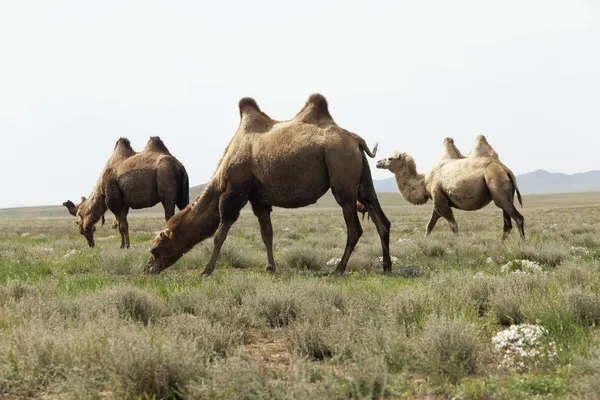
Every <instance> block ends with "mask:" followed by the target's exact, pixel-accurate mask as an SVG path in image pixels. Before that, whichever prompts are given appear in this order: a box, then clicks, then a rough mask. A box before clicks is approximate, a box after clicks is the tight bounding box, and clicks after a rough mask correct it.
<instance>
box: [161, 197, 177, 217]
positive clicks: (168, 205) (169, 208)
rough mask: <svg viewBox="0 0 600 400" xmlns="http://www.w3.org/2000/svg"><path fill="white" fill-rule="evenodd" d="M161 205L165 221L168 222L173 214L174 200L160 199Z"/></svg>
mask: <svg viewBox="0 0 600 400" xmlns="http://www.w3.org/2000/svg"><path fill="white" fill-rule="evenodd" d="M161 203H162V206H163V208H164V210H165V221H167V222H169V220H170V219H171V217H172V216H173V215H175V202H174V201H161Z"/></svg>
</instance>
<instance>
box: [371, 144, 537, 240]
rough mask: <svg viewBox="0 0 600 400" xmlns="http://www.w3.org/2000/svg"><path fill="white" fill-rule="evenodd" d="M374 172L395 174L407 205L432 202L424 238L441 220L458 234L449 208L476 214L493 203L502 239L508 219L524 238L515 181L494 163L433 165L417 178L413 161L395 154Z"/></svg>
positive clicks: (477, 160) (462, 161)
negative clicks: (501, 222)
mask: <svg viewBox="0 0 600 400" xmlns="http://www.w3.org/2000/svg"><path fill="white" fill-rule="evenodd" d="M478 142H479V141H478ZM476 147H477V145H476ZM475 150H476V152H475V153H473V152H472V153H473V154H481V153H480V151H482V150H481V149H479V148H476V149H475ZM377 168H381V169H388V170H390V171H391V172H392V173H394V175H395V176H396V185H397V186H398V190H399V191H400V194H401V195H402V197H404V198H405V199H406V200H408V201H409V202H411V203H413V204H425V203H426V202H427V201H428V200H429V199H431V200H433V212H432V214H431V218H430V220H429V223H428V224H427V228H426V235H429V234H430V233H431V231H432V230H433V228H434V226H435V224H436V222H437V221H438V219H439V218H440V217H443V218H445V219H446V220H447V221H448V223H449V224H450V228H451V229H452V232H454V233H455V234H458V224H457V223H456V220H455V219H454V214H453V213H452V208H456V209H459V210H465V211H475V210H479V209H481V208H483V207H485V206H486V205H488V204H489V203H490V202H491V201H492V200H493V201H494V204H496V206H497V207H498V208H501V209H502V212H503V217H504V234H503V236H502V237H503V238H506V236H507V235H508V234H509V233H510V231H511V230H512V222H511V218H512V219H514V220H515V221H516V223H517V226H518V228H519V233H520V235H521V237H523V238H524V237H525V230H524V220H525V219H524V218H523V216H522V215H521V214H520V213H519V211H517V209H516V208H515V206H514V203H513V201H514V195H515V191H516V193H517V196H518V199H519V203H521V206H522V204H523V203H522V199H521V194H520V193H519V188H518V187H517V181H516V178H515V177H514V175H513V173H512V171H510V170H508V168H507V167H506V166H505V165H504V164H502V163H500V162H499V161H498V160H497V159H494V158H491V157H484V156H477V157H475V156H474V157H470V156H469V157H466V158H461V159H456V160H448V161H446V162H443V163H438V164H436V165H435V166H434V167H433V168H432V169H431V170H429V171H428V172H427V173H425V174H419V173H417V167H416V164H415V161H414V159H413V158H412V157H411V156H409V155H408V154H406V153H401V152H399V151H396V152H394V153H393V154H392V156H391V157H389V158H386V159H383V160H379V161H378V162H377Z"/></svg>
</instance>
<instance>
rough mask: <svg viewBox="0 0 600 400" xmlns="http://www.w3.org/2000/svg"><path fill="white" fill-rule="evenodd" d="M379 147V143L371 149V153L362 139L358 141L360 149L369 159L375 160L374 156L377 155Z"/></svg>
mask: <svg viewBox="0 0 600 400" xmlns="http://www.w3.org/2000/svg"><path fill="white" fill-rule="evenodd" d="M378 146H379V143H377V142H376V143H375V146H374V147H373V151H371V150H369V146H367V142H365V140H364V139H362V138H361V139H360V149H361V150H362V151H364V152H365V153H367V155H368V156H369V157H371V158H375V155H376V154H377V147H378Z"/></svg>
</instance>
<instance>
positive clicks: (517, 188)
mask: <svg viewBox="0 0 600 400" xmlns="http://www.w3.org/2000/svg"><path fill="white" fill-rule="evenodd" d="M508 178H509V179H510V180H511V182H512V184H513V186H514V188H515V191H516V192H517V199H518V200H519V204H520V205H521V208H523V198H522V197H521V192H519V187H518V186H517V177H516V176H515V175H514V174H513V173H512V171H511V170H508Z"/></svg>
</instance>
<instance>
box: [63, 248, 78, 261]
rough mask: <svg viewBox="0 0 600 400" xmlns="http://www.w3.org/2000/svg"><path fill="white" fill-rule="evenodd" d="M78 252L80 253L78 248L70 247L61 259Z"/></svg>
mask: <svg viewBox="0 0 600 400" xmlns="http://www.w3.org/2000/svg"><path fill="white" fill-rule="evenodd" d="M79 253H80V251H79V250H76V249H71V250H69V251H67V254H65V255H64V256H63V260H66V259H67V258H69V257H71V256H74V255H75V254H79Z"/></svg>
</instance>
